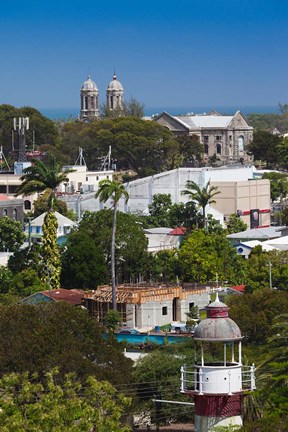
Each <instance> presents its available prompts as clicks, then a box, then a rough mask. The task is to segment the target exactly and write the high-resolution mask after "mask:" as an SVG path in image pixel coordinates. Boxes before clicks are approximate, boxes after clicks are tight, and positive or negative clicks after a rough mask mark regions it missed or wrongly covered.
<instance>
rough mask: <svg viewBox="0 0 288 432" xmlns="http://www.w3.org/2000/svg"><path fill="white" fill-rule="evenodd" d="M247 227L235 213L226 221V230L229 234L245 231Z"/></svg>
mask: <svg viewBox="0 0 288 432" xmlns="http://www.w3.org/2000/svg"><path fill="white" fill-rule="evenodd" d="M247 227H248V226H247V224H246V223H245V222H244V221H243V220H242V219H241V218H240V216H238V215H237V213H234V214H232V215H230V216H229V220H228V223H227V232H228V233H229V234H233V233H238V232H241V231H246V230H247Z"/></svg>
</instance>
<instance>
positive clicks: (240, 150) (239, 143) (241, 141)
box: [238, 135, 244, 152]
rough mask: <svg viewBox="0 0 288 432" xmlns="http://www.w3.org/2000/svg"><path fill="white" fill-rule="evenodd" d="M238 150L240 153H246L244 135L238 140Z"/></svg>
mask: <svg viewBox="0 0 288 432" xmlns="http://www.w3.org/2000/svg"><path fill="white" fill-rule="evenodd" d="M238 150H239V152H243V151H244V136H243V135H240V136H239V138H238Z"/></svg>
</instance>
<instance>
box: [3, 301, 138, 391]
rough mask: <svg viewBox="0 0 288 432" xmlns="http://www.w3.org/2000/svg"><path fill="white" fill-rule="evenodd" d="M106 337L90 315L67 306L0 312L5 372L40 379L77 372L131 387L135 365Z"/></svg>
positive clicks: (19, 306) (17, 307) (19, 307)
mask: <svg viewBox="0 0 288 432" xmlns="http://www.w3.org/2000/svg"><path fill="white" fill-rule="evenodd" d="M102 331H103V330H102V329H101V328H100V327H99V325H98V323H97V322H96V320H95V319H94V318H92V317H90V316H89V314H88V312H87V310H85V309H82V308H78V307H75V306H71V305H68V304H66V303H64V302H57V303H54V302H53V303H40V304H37V305H35V306H30V305H23V304H17V305H12V306H9V307H5V306H1V307H0V335H1V338H2V343H1V346H0V368H1V372H2V373H10V372H25V371H28V372H31V373H34V372H37V373H39V375H40V379H41V377H43V373H44V371H45V370H49V369H51V368H53V367H56V366H57V367H59V372H60V377H62V376H64V374H65V373H70V372H74V373H75V374H76V375H77V377H79V378H80V379H82V378H83V379H85V378H87V376H89V375H94V376H95V378H97V379H99V380H108V381H109V382H111V383H112V384H124V383H125V384H127V383H128V382H129V381H130V373H131V360H130V359H127V358H126V357H124V355H123V353H122V351H121V349H120V347H119V345H118V343H117V342H115V341H112V340H111V341H110V340H109V341H105V340H104V339H103V333H102Z"/></svg>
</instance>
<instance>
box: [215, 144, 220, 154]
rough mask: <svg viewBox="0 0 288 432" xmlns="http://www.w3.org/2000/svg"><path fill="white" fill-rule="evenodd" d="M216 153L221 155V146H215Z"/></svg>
mask: <svg viewBox="0 0 288 432" xmlns="http://www.w3.org/2000/svg"><path fill="white" fill-rule="evenodd" d="M216 153H217V154H221V144H217V146H216Z"/></svg>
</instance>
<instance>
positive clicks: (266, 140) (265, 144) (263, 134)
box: [247, 130, 280, 167]
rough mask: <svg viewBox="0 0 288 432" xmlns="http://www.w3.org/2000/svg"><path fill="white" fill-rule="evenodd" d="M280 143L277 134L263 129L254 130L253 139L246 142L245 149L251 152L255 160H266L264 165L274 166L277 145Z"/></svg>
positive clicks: (276, 160)
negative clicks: (248, 142)
mask: <svg viewBox="0 0 288 432" xmlns="http://www.w3.org/2000/svg"><path fill="white" fill-rule="evenodd" d="M279 143H280V138H279V136H278V135H273V134H272V133H270V132H267V131H265V130H256V131H255V132H254V134H253V141H252V142H251V143H250V144H248V146H247V150H248V152H250V153H252V154H253V156H254V159H255V160H260V161H263V162H266V166H267V167H269V166H272V167H273V166H275V165H276V164H277V162H278V157H277V146H278V145H279Z"/></svg>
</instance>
